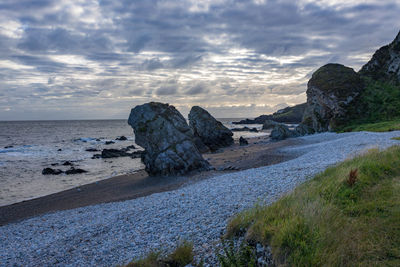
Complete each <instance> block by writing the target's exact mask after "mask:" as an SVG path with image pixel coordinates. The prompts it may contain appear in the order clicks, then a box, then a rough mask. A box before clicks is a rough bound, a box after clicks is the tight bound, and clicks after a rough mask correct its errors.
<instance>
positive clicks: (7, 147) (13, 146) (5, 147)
mask: <svg viewBox="0 0 400 267" xmlns="http://www.w3.org/2000/svg"><path fill="white" fill-rule="evenodd" d="M13 147H14V146H5V147H4V148H5V149H7V148H13Z"/></svg>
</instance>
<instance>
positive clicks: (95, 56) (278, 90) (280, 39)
mask: <svg viewBox="0 0 400 267" xmlns="http://www.w3.org/2000/svg"><path fill="white" fill-rule="evenodd" d="M399 14H400V0H384V1H383V0H364V1H363V0H359V1H356V0H352V1H348V0H319V1H311V0H300V1H294V0H253V1H251V0H247V1H245V0H236V1H235V0H203V1H200V0H154V1H153V0H143V1H140V0H131V1H128V0H127V1H122V0H121V1H115V0H104V1H103V0H100V1H96V0H87V1H83V0H82V1H79V0H57V1H54V0H34V1H33V0H32V1H29V0H0V120H22V119H26V120H30V119H101V118H124V119H126V118H127V117H128V115H129V111H130V109H131V108H132V107H134V106H135V105H138V104H142V103H145V102H149V101H160V102H167V103H170V104H173V105H175V106H176V107H177V108H178V109H179V110H180V111H182V113H184V115H186V114H187V112H188V110H189V109H190V107H191V106H193V105H200V106H203V107H205V108H207V109H208V110H209V111H210V112H211V113H212V114H214V115H215V116H217V117H253V116H257V115H260V114H267V113H270V112H273V111H276V110H277V109H278V108H281V107H284V106H287V105H294V104H298V103H302V102H304V101H305V100H306V96H305V91H306V84H307V81H308V79H309V78H310V75H311V74H312V72H313V71H315V70H316V69H317V68H318V67H320V66H322V65H323V64H326V63H328V62H337V63H342V64H345V65H347V66H350V67H352V68H354V69H355V70H358V69H359V68H360V67H361V66H362V65H363V64H364V63H365V62H366V61H368V59H369V58H370V56H371V55H372V53H373V52H374V51H375V50H376V49H377V48H379V47H380V46H382V45H384V44H387V43H389V42H391V41H392V40H393V39H394V37H395V36H396V34H397V33H398V31H399V30H400V19H399Z"/></svg>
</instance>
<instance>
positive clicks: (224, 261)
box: [218, 239, 257, 267]
mask: <svg viewBox="0 0 400 267" xmlns="http://www.w3.org/2000/svg"><path fill="white" fill-rule="evenodd" d="M222 246H223V250H224V253H223V254H219V255H218V260H219V263H220V265H221V267H243V266H247V267H253V266H254V267H255V266H257V263H256V262H257V255H256V251H255V248H254V247H252V246H250V245H249V244H248V243H247V242H242V243H241V244H240V245H239V246H238V247H235V244H234V242H233V241H232V240H229V241H226V240H224V239H222Z"/></svg>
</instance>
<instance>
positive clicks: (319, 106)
mask: <svg viewBox="0 0 400 267" xmlns="http://www.w3.org/2000/svg"><path fill="white" fill-rule="evenodd" d="M307 87H308V88H307V107H306V110H305V112H304V117H303V121H302V124H304V125H306V126H308V127H310V128H312V129H313V130H314V131H315V132H325V131H331V130H333V129H335V128H336V127H337V126H338V125H340V124H341V123H343V122H344V121H345V120H346V114H347V113H348V109H349V108H351V107H352V105H354V101H355V100H356V98H357V96H358V95H359V94H360V92H361V91H362V90H363V88H364V85H363V82H362V80H361V76H360V75H359V74H358V73H356V72H355V71H354V70H353V69H352V68H348V67H345V66H343V65H340V64H327V65H325V66H323V67H321V68H319V69H318V70H317V71H316V72H314V74H313V75H312V78H311V79H310V81H309V82H308V86H307Z"/></svg>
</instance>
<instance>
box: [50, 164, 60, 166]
mask: <svg viewBox="0 0 400 267" xmlns="http://www.w3.org/2000/svg"><path fill="white" fill-rule="evenodd" d="M58 165H59V164H58V163H52V164H51V166H58Z"/></svg>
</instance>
